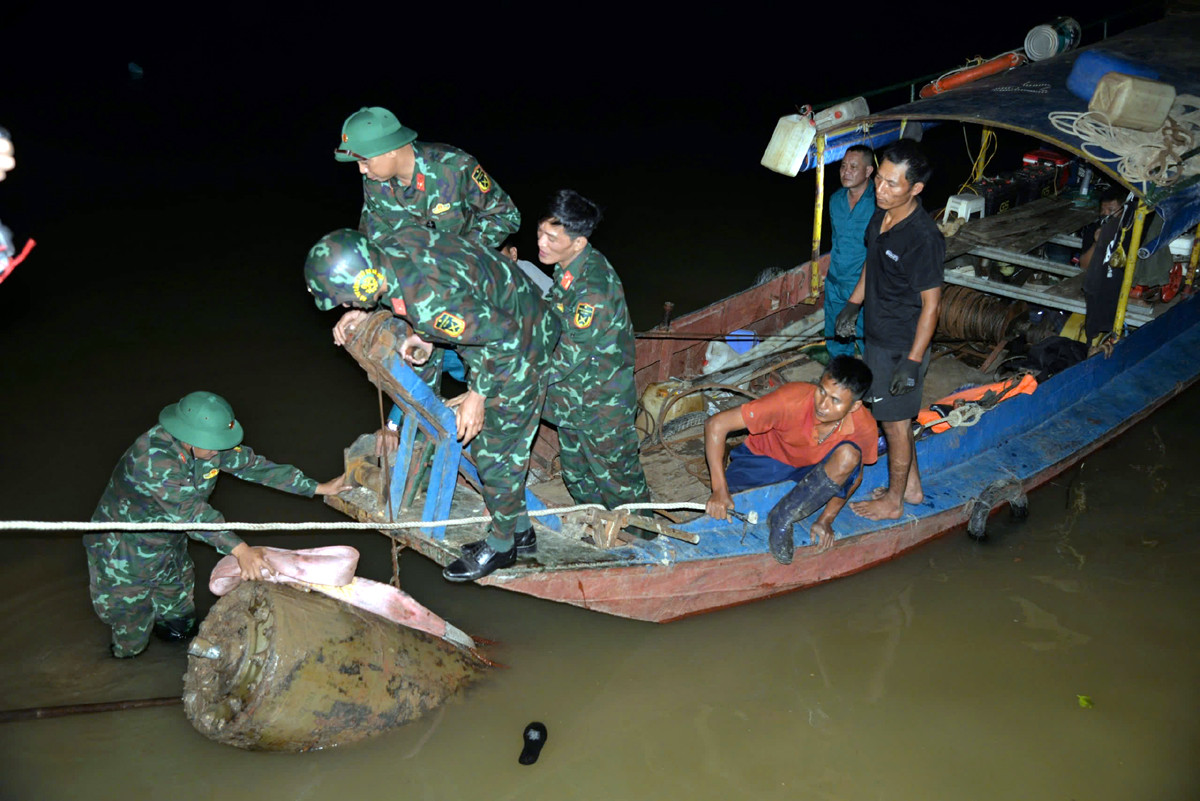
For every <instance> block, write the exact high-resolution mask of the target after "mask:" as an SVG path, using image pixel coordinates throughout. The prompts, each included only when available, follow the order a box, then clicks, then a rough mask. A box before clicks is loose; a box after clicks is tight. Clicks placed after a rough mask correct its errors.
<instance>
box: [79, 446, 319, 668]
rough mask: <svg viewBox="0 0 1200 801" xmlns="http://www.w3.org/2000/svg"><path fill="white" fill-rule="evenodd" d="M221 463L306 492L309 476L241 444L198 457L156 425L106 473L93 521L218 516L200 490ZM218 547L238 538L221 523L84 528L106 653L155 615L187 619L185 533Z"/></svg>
mask: <svg viewBox="0 0 1200 801" xmlns="http://www.w3.org/2000/svg"><path fill="white" fill-rule="evenodd" d="M221 471H224V472H226V473H231V474H233V475H235V476H237V477H238V478H242V479H245V480H247V481H253V482H255V483H258V484H264V485H266V486H269V487H274V488H276V489H281V490H284V491H285V492H291V493H295V494H296V495H304V496H307V497H310V498H311V497H312V496H313V493H314V492H315V491H316V488H317V482H316V481H314V480H313V479H311V478H308V477H307V476H305V475H304V474H303V473H301V472H300V471H299V470H297V469H296V468H294V467H291V466H289V465H277V464H274V463H272V462H270V461H268V460H266V459H264V458H263V457H261V456H258V455H256V454H255V453H254V451H252V450H250V449H249V448H247V447H243V446H239V447H236V448H230V449H229V450H223V451H217V453H216V455H215V456H213V458H211V459H198V458H195V457H193V456H192V455H191V454H190V453H188V452H187V451H186V450H185V449H184V447H183V444H182V443H181V442H180V441H179V440H177V439H175V438H174V437H172V436H171V435H170V434H169V433H167V430H166V429H165V428H163V426H162V425H156V426H154V427H153V428H151V429H150V430H149V431H147V432H146V433H144V434H142V435H141V436H140V437H138V439H137V441H136V442H134V443H133V445H132V446H130V448H129V450H127V451H126V452H125V455H124V456H123V457H121V461H120V463H119V464H118V465H117V467H116V469H115V470H114V471H113V474H112V478H110V479H109V482H108V487H107V488H106V489H105V490H104V495H103V496H102V497H101V498H100V503H99V504H98V505H97V506H96V511H95V513H94V514H93V515H92V520H93V521H117V522H129V523H145V522H163V523H184V522H196V523H223V522H224V520H225V519H224V518H223V517H222V516H221V513H220V512H218V511H217V510H216V509H213V508H212V507H211V506H209V505H208V496H209V495H211V494H212V491H213V489H214V488H215V487H216V484H217V475H218V474H219V473H220V472H221ZM188 537H191V538H193V539H196V540H199V541H201V542H205V543H208V544H209V545H211V546H213V547H214V548H216V549H217V550H218V551H220V552H221V553H223V554H227V553H229V552H230V551H232V550H233V549H234V548H236V547H237V546H238V545H239V544H241V542H242V540H241V539H240V538H238V537H237V536H236V535H234V534H233V533H232V532H228V531H192V532H187V533H184V532H180V531H161V532H159V531H124V532H108V533H105V534H89V535H87V536H85V537H84V538H83V545H84V548H85V549H86V550H87V560H88V573H89V577H90V583H89V590H90V592H91V595H92V606H93V607H94V608H95V610H96V614H97V615H99V616H100V619H101V620H103V621H104V622H105V623H107V624H108V625H109V626H111V627H112V631H113V633H112V644H113V655H114V656H121V657H124V656H133V655H135V654H138V653H140V652H141V651H142V650H144V649H145V647H146V643H147V642H148V641H149V639H150V631H151V629H152V627H153V626H154V623H155V621H171V620H185V621H188V623H189V626H190V623H191V622H192V621H194V620H195V615H196V607H195V604H194V603H193V601H192V591H193V587H194V586H195V573H194V567H195V566H194V565H193V564H192V559H191V557H190V556H189V555H188V552H187V538H188Z"/></svg>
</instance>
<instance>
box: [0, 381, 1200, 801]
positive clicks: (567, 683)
mask: <svg viewBox="0 0 1200 801" xmlns="http://www.w3.org/2000/svg"><path fill="white" fill-rule="evenodd" d="M1198 400H1200V390H1192V391H1191V392H1189V393H1188V394H1186V395H1185V396H1184V397H1183V398H1181V399H1180V400H1178V401H1176V402H1174V403H1173V404H1171V405H1170V406H1168V407H1167V408H1166V409H1164V410H1163V411H1161V412H1159V413H1158V414H1157V415H1156V416H1155V417H1153V418H1152V419H1151V420H1149V421H1148V422H1146V423H1143V424H1142V425H1140V426H1138V427H1137V428H1135V429H1134V430H1133V431H1131V432H1130V433H1129V434H1127V435H1126V436H1125V437H1124V438H1122V439H1121V440H1120V441H1119V442H1118V443H1116V444H1115V445H1113V446H1111V447H1109V448H1107V449H1106V450H1104V451H1102V452H1101V453H1099V454H1096V455H1093V456H1092V457H1091V458H1090V459H1088V461H1087V462H1086V464H1085V465H1084V467H1083V468H1082V470H1081V471H1078V473H1077V474H1067V475H1064V476H1062V477H1060V479H1059V480H1058V481H1056V482H1055V483H1054V484H1052V485H1049V486H1047V487H1045V488H1043V489H1042V490H1040V491H1038V492H1035V493H1034V494H1033V495H1032V496H1031V498H1030V506H1031V518H1030V520H1029V521H1027V522H1025V523H1023V524H1015V523H1012V522H1009V521H1008V520H1007V519H1006V518H1004V517H1003V516H1002V517H998V518H996V519H995V520H993V523H992V528H991V533H992V540H991V541H990V542H988V543H985V544H978V543H974V542H971V541H970V540H969V539H968V538H967V537H966V536H965V535H964V534H961V533H955V534H952V535H950V536H948V537H945V538H943V539H941V540H939V541H937V542H935V543H932V544H931V545H928V546H926V547H924V548H921V549H919V550H917V551H915V552H913V553H911V554H909V555H907V556H905V557H902V558H901V559H899V560H896V561H894V562H892V563H889V564H887V565H884V566H882V567H879V568H876V569H873V570H870V571H868V572H866V573H862V574H859V575H857V576H853V577H851V578H847V579H843V580H840V581H837V582H834V583H832V584H828V585H824V586H821V587H818V588H816V589H813V590H809V591H806V592H802V593H798V594H793V595H790V596H786V597H782V598H777V599H774V600H770V601H765V602H762V603H756V604H750V605H748V606H744V607H740V608H736V609H731V610H726V611H724V612H719V613H715V614H711V615H707V616H703V617H699V618H694V619H689V620H684V621H680V622H678V623H673V624H669V625H666V626H655V625H652V624H645V623H636V622H630V621H625V620H619V619H615V618H610V617H605V616H602V615H595V614H591V613H587V612H583V611H581V610H579V609H575V608H571V607H565V606H558V605H554V604H550V603H546V602H542V601H536V600H533V599H529V598H525V597H521V596H516V595H513V594H509V593H504V592H501V591H499V590H492V589H483V588H479V587H474V586H468V587H458V586H450V585H448V584H446V583H444V582H443V581H442V580H441V578H440V576H439V575H438V573H437V571H436V569H435V568H434V567H433V566H432V565H431V564H430V563H428V562H426V561H425V560H423V559H421V558H420V557H417V556H413V555H406V556H405V557H404V560H403V564H404V569H403V580H404V584H405V587H406V589H407V590H408V591H409V592H412V593H413V594H415V595H417V596H418V597H420V598H422V599H424V600H425V601H426V602H427V603H428V604H429V605H430V606H431V607H432V608H434V609H435V610H436V611H438V612H439V613H441V614H444V615H446V616H447V617H448V618H450V619H451V620H454V621H455V622H456V623H458V624H459V625H460V626H462V627H463V628H464V629H466V630H467V631H469V632H471V633H473V634H476V635H480V636H483V637H487V638H491V639H494V640H498V641H499V643H500V644H499V645H498V646H497V649H498V653H497V655H498V658H499V660H500V661H502V662H503V663H505V664H506V665H507V667H506V668H505V669H502V670H499V671H497V672H495V673H494V674H493V675H492V676H491V677H490V678H489V679H487V680H485V681H484V682H483V683H482V684H480V685H479V686H477V687H476V688H475V689H473V690H471V691H469V692H468V693H467V694H466V695H465V697H463V698H461V699H460V700H459V701H457V702H455V703H452V704H450V705H448V706H447V707H445V708H444V710H443V711H442V712H439V713H436V714H434V715H432V716H431V717H430V718H428V719H426V720H422V721H419V722H417V723H415V724H412V725H410V726H408V727H406V728H404V729H401V730H398V731H395V732H392V733H389V734H386V735H383V736H381V737H378V738H376V739H374V740H371V741H368V742H366V743H363V744H359V745H355V746H351V747H347V748H344V749H340V750H336V751H331V752H328V753H316V754H308V755H265V754H249V753H243V752H240V751H237V750H234V749H231V748H228V747H226V746H221V745H217V744H215V743H211V742H209V741H207V740H205V739H204V738H202V737H201V736H200V735H198V734H197V733H196V732H195V731H194V730H193V729H192V728H191V727H190V726H189V724H188V723H187V722H186V720H185V719H184V718H183V715H182V711H181V710H180V709H179V708H166V709H151V710H140V711H128V712H120V713H110V714H104V715H92V716H84V717H75V718H67V719H60V720H42V721H31V722H27V723H18V724H6V725H3V726H0V754H2V756H3V771H2V774H3V779H0V782H2V788H3V793H2V795H3V797H5V798H82V797H89V798H150V797H162V796H164V795H170V796H171V797H174V798H178V799H181V801H182V799H192V798H196V799H202V798H203V799H208V798H215V797H222V798H230V799H234V798H255V797H262V796H264V795H265V796H266V797H272V798H296V799H305V798H313V799H316V798H327V797H330V796H337V797H350V796H352V795H353V794H356V793H362V794H367V795H370V796H372V797H376V796H378V795H379V794H383V793H395V794H397V795H403V796H404V797H415V798H434V799H441V798H465V797H486V798H498V799H508V798H513V799H516V798H520V799H534V798H537V799H541V798H545V799H596V798H628V799H662V798H689V799H710V798H711V799H729V798H754V799H761V798H789V799H790V798H815V799H929V798H970V799H992V798H994V799H1012V798H1089V799H1108V798H1111V799H1127V798H1155V799H1187V798H1194V797H1195V796H1196V790H1197V788H1198V787H1200V776H1198V775H1197V770H1196V768H1195V760H1194V756H1195V753H1196V745H1197V740H1198V726H1197V723H1196V721H1195V714H1194V712H1195V710H1196V708H1197V701H1198V698H1197V691H1196V686H1197V679H1198V678H1200V676H1198V675H1197V673H1198V668H1197V665H1198V664H1200V662H1198V661H1197V645H1198V637H1197V632H1196V626H1195V622H1194V621H1195V612H1196V609H1197V601H1198V600H1200V590H1198V589H1197V588H1198V587H1200V567H1198V565H1200V562H1198V560H1197V558H1196V556H1197V545H1196V540H1195V537H1194V534H1193V530H1194V527H1192V526H1190V525H1181V521H1182V520H1184V519H1185V517H1186V515H1188V514H1189V513H1190V511H1191V510H1192V509H1194V508H1195V504H1196V500H1197V496H1198V495H1200V481H1198V480H1197V479H1196V478H1195V476H1194V473H1193V471H1192V470H1190V467H1189V462H1188V461H1187V456H1188V455H1189V454H1191V453H1192V452H1193V451H1194V449H1195V446H1196V444H1197V438H1198V437H1197V433H1196V431H1195V429H1194V427H1190V426H1189V423H1188V421H1189V416H1190V408H1191V407H1192V406H1193V405H1194V404H1195V403H1196V402H1197V401H1198ZM1162 431H1170V432H1172V434H1171V436H1170V437H1169V441H1170V443H1171V444H1170V446H1167V447H1165V452H1164V448H1163V447H1162V442H1163V439H1164V438H1162V437H1160V436H1158V432H1162ZM1079 481H1084V482H1086V483H1087V486H1088V488H1089V493H1088V496H1087V498H1088V501H1087V506H1086V508H1083V509H1079V508H1072V507H1071V506H1070V503H1071V498H1072V495H1071V492H1070V491H1069V485H1070V484H1071V483H1072V482H1079ZM222 491H225V488H224V487H223V488H222ZM269 497H270V499H271V501H272V502H274V500H275V498H274V496H269ZM292 500H294V499H292ZM285 505H286V504H285ZM301 511H302V512H304V511H311V510H309V509H308V508H307V507H305V508H303V509H302V510H301ZM316 511H317V512H319V513H322V514H323V513H325V512H326V510H324V509H320V508H317V509H316ZM301 516H303V515H301ZM323 541H326V540H324V539H322V537H320V536H319V535H305V536H296V537H292V536H285V537H282V538H275V539H273V543H274V544H279V545H283V546H285V547H304V546H309V545H313V544H317V543H318V542H323ZM350 541H351V542H352V544H354V545H355V546H356V547H358V548H359V549H360V550H362V551H363V553H364V566H363V569H362V572H363V573H365V574H367V575H369V576H370V577H372V578H376V579H383V578H386V576H387V574H388V572H389V562H388V556H387V552H386V548H385V547H384V542H383V540H382V538H378V537H375V536H374V535H361V536H357V537H352V538H350ZM196 556H197V559H198V561H199V562H200V565H201V569H202V570H204V569H207V567H209V566H210V565H211V564H212V563H213V561H214V559H213V558H212V555H211V554H210V553H208V552H206V551H205V550H204V549H199V548H198V549H196ZM0 577H2V579H3V582H2V586H3V591H2V592H0V612H2V613H3V614H2V615H0V634H2V637H3V642H4V643H5V646H6V647H5V649H4V653H3V655H2V656H0V660H2V661H3V676H4V684H3V688H2V689H0V703H2V705H3V706H4V707H6V708H14V707H26V706H30V705H38V704H64V703H81V702H87V701H99V700H109V699H116V698H134V697H151V696H156V695H167V694H171V693H173V692H178V689H179V677H180V674H181V673H182V672H183V670H184V664H185V660H184V655H183V650H182V648H181V647H178V646H167V645H164V644H162V643H159V642H157V641H155V642H154V643H152V645H151V647H150V650H149V651H148V652H147V653H146V654H144V655H143V656H142V657H140V658H138V659H136V660H133V661H131V662H128V663H125V662H116V661H115V660H111V659H108V658H107V657H106V656H105V654H104V644H105V636H106V633H105V631H104V629H103V627H102V626H101V625H100V624H99V623H98V621H96V620H95V619H94V618H93V617H92V616H91V612H90V609H89V607H88V603H87V594H86V574H85V570H84V561H83V556H82V552H81V550H80V549H79V548H78V546H77V544H75V543H74V542H71V541H69V540H66V539H56V540H50V541H47V540H34V539H29V538H17V539H10V541H9V549H8V556H7V558H6V559H5V561H4V564H3V566H2V567H0ZM201 595H202V597H203V598H204V599H205V600H207V599H208V597H207V594H206V593H204V592H203V591H201ZM1079 695H1086V696H1089V697H1090V698H1091V699H1092V700H1093V703H1094V706H1093V707H1091V708H1083V707H1081V706H1080V704H1079V701H1078V696H1079ZM531 720H541V721H544V722H545V723H546V724H547V726H548V728H549V737H548V741H547V744H546V747H545V750H544V751H543V752H542V756H541V759H540V760H539V761H538V763H537V764H536V765H534V766H532V767H525V766H521V765H518V763H517V756H518V755H519V753H520V750H521V732H522V730H523V728H524V726H525V724H526V723H528V722H529V721H531Z"/></svg>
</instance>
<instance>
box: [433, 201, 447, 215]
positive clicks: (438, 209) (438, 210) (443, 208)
mask: <svg viewBox="0 0 1200 801" xmlns="http://www.w3.org/2000/svg"><path fill="white" fill-rule="evenodd" d="M448 211H450V204H449V203H439V204H437V205H436V206H434V207H433V213H434V214H445V213H446V212H448Z"/></svg>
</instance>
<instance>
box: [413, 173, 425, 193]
mask: <svg viewBox="0 0 1200 801" xmlns="http://www.w3.org/2000/svg"><path fill="white" fill-rule="evenodd" d="M413 183H415V184H416V185H417V191H418V192H424V191H425V173H423V172H419V173H417V180H416V181H414V182H413Z"/></svg>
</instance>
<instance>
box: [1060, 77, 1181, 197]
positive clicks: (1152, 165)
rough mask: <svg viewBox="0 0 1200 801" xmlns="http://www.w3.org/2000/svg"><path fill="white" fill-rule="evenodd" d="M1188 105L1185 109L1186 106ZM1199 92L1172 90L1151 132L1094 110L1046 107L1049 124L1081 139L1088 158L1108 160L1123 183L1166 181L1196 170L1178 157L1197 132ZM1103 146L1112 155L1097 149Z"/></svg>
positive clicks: (1163, 183)
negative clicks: (1160, 120) (1160, 122)
mask: <svg viewBox="0 0 1200 801" xmlns="http://www.w3.org/2000/svg"><path fill="white" fill-rule="evenodd" d="M1189 109H1190V110H1189ZM1197 109H1200V97H1196V96H1195V95H1178V96H1177V97H1176V98H1175V104H1174V105H1173V106H1172V107H1171V113H1170V114H1168V115H1167V119H1166V121H1165V122H1164V123H1163V125H1162V127H1161V128H1160V129H1159V130H1157V131H1134V130H1131V129H1129V128H1121V127H1118V126H1114V125H1113V124H1112V121H1111V120H1109V118H1108V116H1107V115H1106V114H1104V113H1103V112H1100V111H1084V112H1077V111H1052V112H1050V114H1049V115H1047V116H1048V118H1049V120H1050V124H1051V125H1053V126H1054V127H1055V128H1056V129H1058V130H1059V131H1061V132H1063V133H1065V134H1069V135H1071V136H1074V137H1075V138H1077V139H1079V140H1081V144H1080V149H1081V150H1083V152H1084V153H1086V154H1087V155H1088V156H1089V157H1091V158H1092V159H1093V160H1095V161H1098V162H1102V163H1105V164H1114V165H1115V168H1116V171H1117V172H1118V173H1119V174H1120V176H1121V177H1122V178H1124V179H1125V180H1126V181H1128V182H1129V183H1133V184H1148V183H1153V184H1156V185H1158V186H1170V185H1171V184H1173V183H1175V182H1176V181H1178V180H1179V179H1180V178H1183V177H1185V176H1189V175H1195V174H1196V173H1198V172H1200V163H1197V161H1196V160H1192V159H1189V160H1188V161H1186V162H1182V161H1180V159H1179V156H1180V155H1181V154H1183V153H1184V152H1186V151H1188V150H1191V149H1192V148H1193V147H1195V145H1196V140H1197V135H1198V134H1200V112H1198V111H1197ZM1098 148H1103V149H1104V150H1106V151H1108V152H1109V153H1111V154H1112V155H1102V154H1101V153H1099V152H1097V149H1098Z"/></svg>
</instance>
